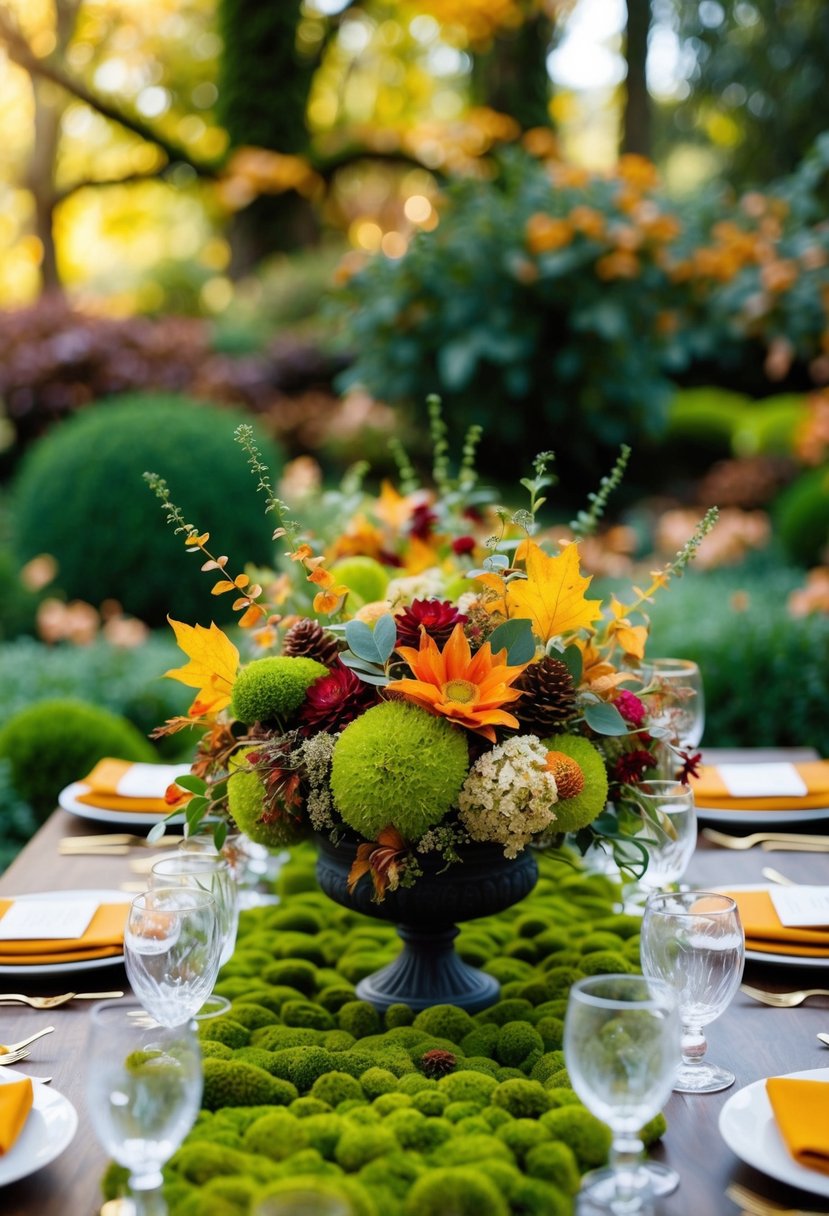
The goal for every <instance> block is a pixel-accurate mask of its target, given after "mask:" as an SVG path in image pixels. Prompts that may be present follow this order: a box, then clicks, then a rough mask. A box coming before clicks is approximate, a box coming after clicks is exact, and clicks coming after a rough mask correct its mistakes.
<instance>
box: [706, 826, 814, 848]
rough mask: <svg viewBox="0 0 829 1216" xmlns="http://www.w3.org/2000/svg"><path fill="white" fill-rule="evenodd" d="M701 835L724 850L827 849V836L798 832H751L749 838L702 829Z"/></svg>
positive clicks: (712, 829) (711, 829)
mask: <svg viewBox="0 0 829 1216" xmlns="http://www.w3.org/2000/svg"><path fill="white" fill-rule="evenodd" d="M702 835H703V836H704V837H705V839H706V840H710V841H711V843H712V844H718V845H721V846H722V848H724V849H738V850H739V849H753V848H754V846H755V845H756V844H760V845H762V844H763V843H773V844H784V845H785V844H790V845H804V846H805V847H806V848H807V849H808V848H809V847H810V846H811V848H813V849H816V850H821V851H822V850H824V849H829V836H807V835H806V834H805V833H799V832H752V833H751V835H750V836H729V835H728V834H727V833H726V832H718V831H716V830H715V829H714V828H703V829H702Z"/></svg>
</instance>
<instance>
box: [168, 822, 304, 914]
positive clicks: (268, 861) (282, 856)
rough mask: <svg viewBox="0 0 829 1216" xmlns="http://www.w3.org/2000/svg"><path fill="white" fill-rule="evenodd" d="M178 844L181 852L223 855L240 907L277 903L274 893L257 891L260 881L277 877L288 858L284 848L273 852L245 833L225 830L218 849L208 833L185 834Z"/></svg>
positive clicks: (288, 854)
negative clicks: (225, 832) (228, 867)
mask: <svg viewBox="0 0 829 1216" xmlns="http://www.w3.org/2000/svg"><path fill="white" fill-rule="evenodd" d="M178 847H179V850H180V851H181V852H184V853H202V854H208V855H210V856H214V857H215V856H220V857H223V858H224V859H225V861H226V862H227V863H228V865H229V866H230V872H231V874H232V875H233V879H234V881H235V883H236V890H237V892H238V902H239V908H240V909H243V908H257V907H259V906H260V905H262V904H273V903H278V902H279V899H278V897H277V896H276V895H271V894H263V893H260V892H259V891H258V890H257V887H258V885H259V883H260V882H262V881H264V880H266V879H270V880H272V879H274V878H275V877H276V875H277V874H278V873H279V871H280V869H281V868H282V866H283V865H284V864H285V862H286V861H288V859H289V858H290V853H288V852H287V850H285V849H283V850H281V851H280V852H279V853H276V854H274V853H271V852H270V851H269V850H268V849H266V848H265V846H264V845H261V844H256V843H255V841H253V840H251V839H250V837H249V836H246V835H245V833H244V832H228V834H227V836H226V837H225V839H224V843H223V844H222V847H221V848H220V849H217V848H216V844H215V841H214V840H213V835H212V833H211V832H198V833H196V835H194V836H185V837H184V838H183V839H182V841H181V844H180V845H179V846H178Z"/></svg>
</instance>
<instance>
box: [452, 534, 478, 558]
mask: <svg viewBox="0 0 829 1216" xmlns="http://www.w3.org/2000/svg"><path fill="white" fill-rule="evenodd" d="M474 548H475V537H474V536H456V537H455V539H454V540H453V541H452V552H453V553H457V555H458V557H462V556H463V555H464V553H471V552H472V551H473V549H474Z"/></svg>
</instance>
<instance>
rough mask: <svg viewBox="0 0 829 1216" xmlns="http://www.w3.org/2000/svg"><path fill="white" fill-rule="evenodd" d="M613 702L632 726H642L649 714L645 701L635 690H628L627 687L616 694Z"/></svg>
mask: <svg viewBox="0 0 829 1216" xmlns="http://www.w3.org/2000/svg"><path fill="white" fill-rule="evenodd" d="M613 704H614V705H615V706H616V708H617V709H618V711H619V713H620V714H621V715H622V717H623V718H624V720H625V721H626V722H627V723H629V725H630V726H635V727H637V728H638V727H640V726H641V725H642V724H643V722H644V721H645V718H647V716H648V710H647V706H646V705H645V703H644V701H640V699H639V697H637V695H636V693H635V692H628V690H627V689H626V688H623V689H622V690H621V692H618V693H617V694H616V699H615V701H614V702H613Z"/></svg>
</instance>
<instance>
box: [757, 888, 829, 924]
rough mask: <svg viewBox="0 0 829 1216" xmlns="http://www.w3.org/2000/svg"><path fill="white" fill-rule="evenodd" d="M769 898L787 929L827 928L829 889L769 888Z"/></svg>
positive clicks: (828, 920)
mask: <svg viewBox="0 0 829 1216" xmlns="http://www.w3.org/2000/svg"><path fill="white" fill-rule="evenodd" d="M769 896H770V898H771V902H772V903H773V904H774V910H775V912H776V913H777V915H778V917H779V918H780V923H781V924H782V925H785V927H786V928H787V929H815V928H826V927H827V926H829V887H808V886H797V887H771V888H770V889H769Z"/></svg>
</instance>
